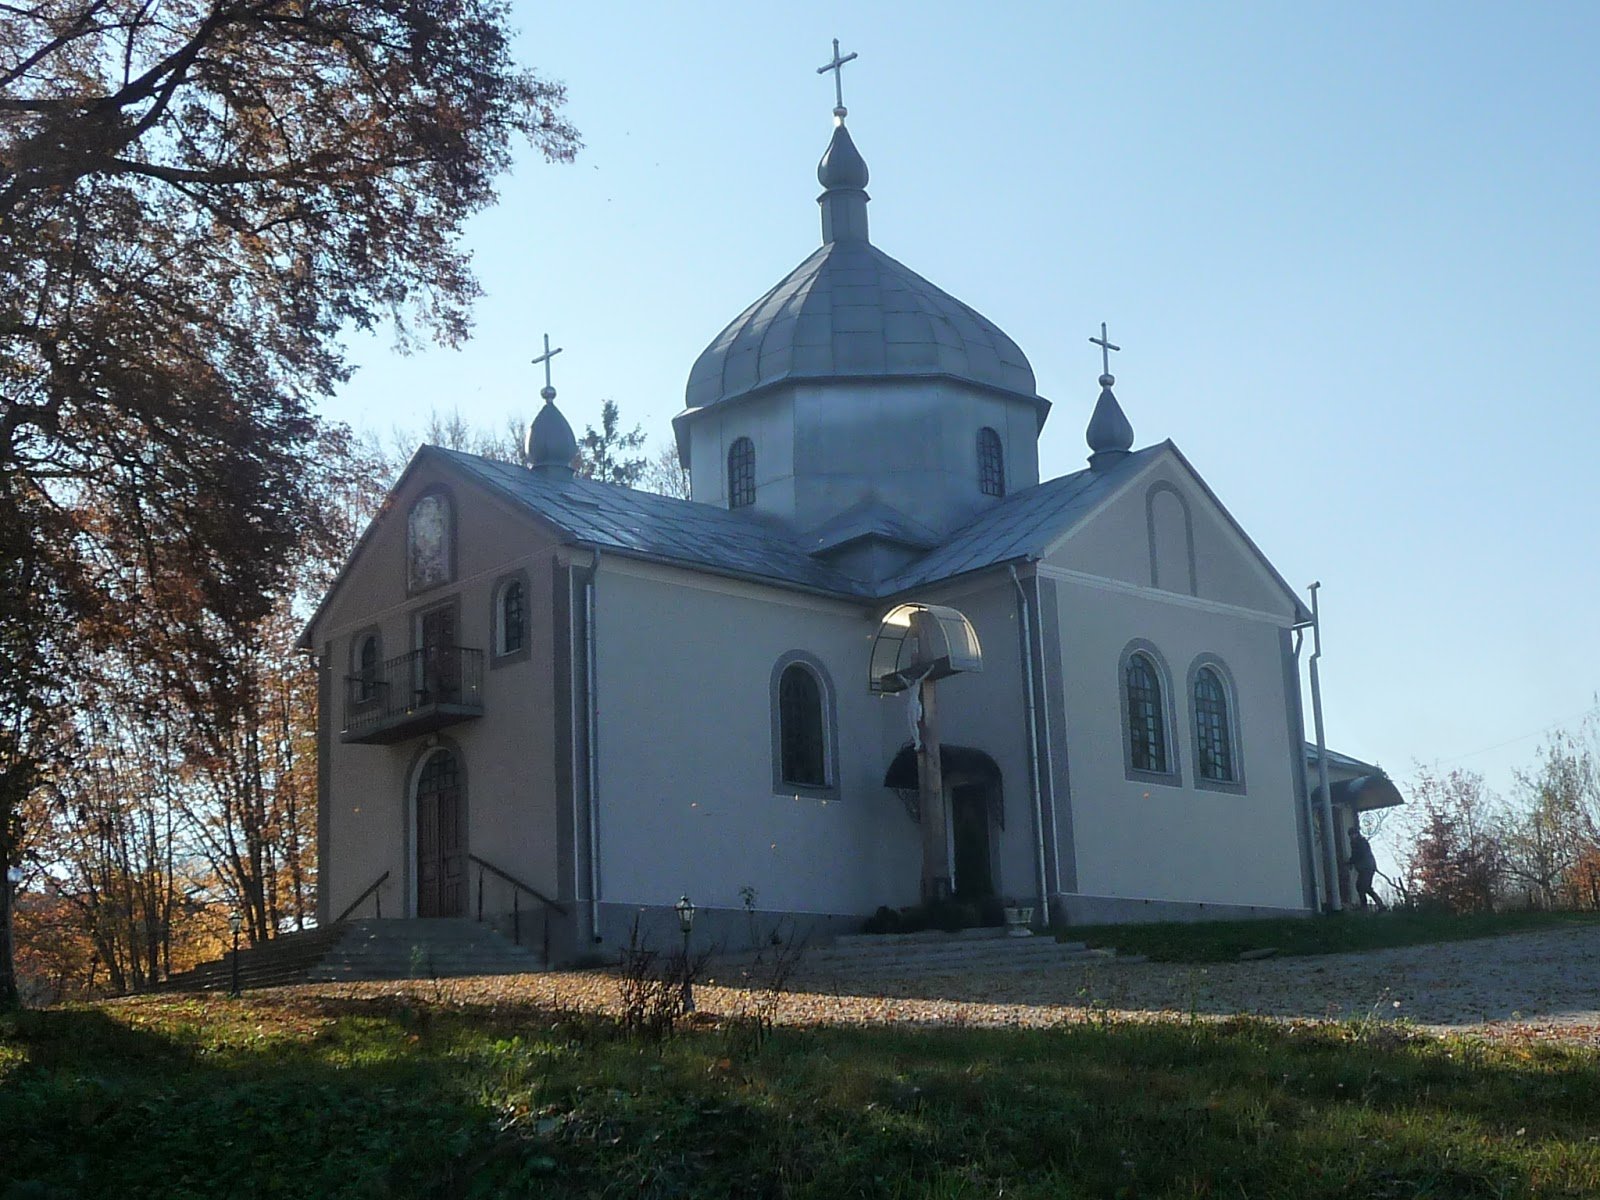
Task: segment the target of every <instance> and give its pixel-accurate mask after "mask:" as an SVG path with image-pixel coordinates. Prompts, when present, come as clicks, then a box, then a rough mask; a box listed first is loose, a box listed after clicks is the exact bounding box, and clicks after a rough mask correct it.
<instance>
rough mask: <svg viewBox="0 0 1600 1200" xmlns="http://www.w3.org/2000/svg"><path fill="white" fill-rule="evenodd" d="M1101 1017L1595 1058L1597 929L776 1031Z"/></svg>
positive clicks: (888, 988) (746, 998)
mask: <svg viewBox="0 0 1600 1200" xmlns="http://www.w3.org/2000/svg"><path fill="white" fill-rule="evenodd" d="M713 973H714V972H713ZM812 987H813V988H814V987H815V985H812ZM295 990H297V991H300V992H303V993H314V994H319V995H339V996H352V995H354V996H372V995H393V994H395V993H396V992H397V991H404V992H420V993H421V994H424V995H430V994H435V993H437V994H438V995H440V997H441V998H445V999H448V1000H449V1001H452V1002H458V1003H468V1004H500V1003H506V1004H540V1005H544V1004H549V1005H559V1006H562V1007H571V1008H579V1009H584V1010H590V1011H610V1010H613V1009H614V1008H615V1006H616V1002H617V985H616V980H615V978H614V977H613V976H612V975H611V974H609V973H608V972H604V971H573V972H557V973H550V974H544V975H513V976H500V977H479V978H474V979H455V980H445V981H441V982H439V983H437V984H434V983H424V982H409V983H388V984H353V985H352V984H344V985H333V984H321V985H305V986H304V987H302V988H299V989H295ZM754 995H755V994H753V993H752V992H750V991H749V990H746V989H744V988H739V987H720V986H714V985H711V984H706V985H701V986H697V988H696V998H697V1001H698V1006H699V1009H700V1011H701V1012H702V1013H719V1014H727V1013H735V1012H740V1011H748V1009H749V1007H750V1005H751V1004H752V1003H753V1000H754ZM1108 1011H1109V1012H1113V1013H1119V1014H1126V1015H1128V1016H1130V1017H1131V1016H1162V1015H1164V1016H1173V1015H1178V1016H1187V1015H1189V1014H1191V1013H1194V1014H1199V1015H1204V1016H1227V1015H1233V1014H1241V1013H1243V1014H1258V1015H1263V1016H1270V1017H1277V1018H1285V1019H1310V1020H1318V1019H1327V1018H1336V1019H1348V1018H1353V1017H1376V1018H1378V1019H1383V1020H1393V1019H1396V1018H1405V1019H1408V1020H1410V1021H1411V1022H1413V1023H1415V1024H1416V1025H1419V1026H1424V1027H1430V1028H1437V1029H1440V1030H1453V1031H1459V1030H1467V1029H1471V1030H1475V1031H1479V1032H1482V1033H1486V1034H1489V1035H1491V1036H1508V1035H1509V1036H1521V1037H1537V1038H1559V1039H1562V1040H1577V1041H1583V1042H1590V1043H1593V1044H1600V928H1595V927H1589V928H1581V929H1564V930H1559V931H1550V932H1540V933H1522V934H1514V935H1510V936H1506V937H1498V938H1484V939H1480V940H1477V941H1467V942H1447V943H1438V944H1433V945H1425V946H1408V947H1403V948H1400V949H1393V950H1374V951H1367V952H1363V953H1359V954H1336V955H1321V956H1317V957H1307V958H1282V959H1268V960H1265V961H1259V962H1248V963H1213V964H1209V965H1205V966H1190V965H1174V964H1170V963H1117V962H1115V961H1114V960H1101V961H1088V962H1084V963H1079V964H1072V965H1069V966H1065V967H1055V968H1050V969H1046V970H1033V971H1015V972H1013V971H1001V972H990V973H984V974H981V975H974V974H970V973H969V974H959V975H958V974H945V975H923V976H918V977H911V978H898V977H889V978H884V979H882V980H879V981H877V982H869V981H859V980H858V981H851V982H848V983H841V984H839V985H838V987H837V988H836V989H833V990H831V991H830V992H829V993H824V992H822V991H819V990H810V991H801V990H797V991H793V992H789V993H785V994H784V995H783V996H782V997H781V998H780V999H779V1001H778V1010H777V1019H778V1020H779V1021H780V1022H783V1023H786V1024H812V1023H818V1022H825V1023H842V1024H863V1023H881V1022H915V1023H933V1024H946V1025H1050V1024H1056V1023H1058V1022H1061V1021H1072V1020H1082V1019H1085V1018H1086V1017H1089V1016H1091V1015H1093V1014H1095V1013H1098V1012H1108Z"/></svg>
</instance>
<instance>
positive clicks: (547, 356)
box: [533, 333, 561, 400]
mask: <svg viewBox="0 0 1600 1200" xmlns="http://www.w3.org/2000/svg"><path fill="white" fill-rule="evenodd" d="M560 353H561V347H560V346H557V347H556V348H555V349H554V350H552V349H550V335H549V334H548V333H547V334H545V335H544V353H543V354H541V355H539V357H538V358H536V359H534V360H533V365H534V366H536V367H537V366H538V365H539V364H540V363H543V364H544V390H545V391H546V392H549V393H550V395H549V396H545V399H546V400H549V399H550V398H551V397H552V396H554V395H555V394H556V391H555V388H553V387H551V386H550V360H551V359H552V358H554V357H555V356H556V355H558V354H560ZM540 395H544V393H543V392H541V393H540Z"/></svg>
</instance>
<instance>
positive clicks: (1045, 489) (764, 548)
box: [425, 446, 1161, 600]
mask: <svg viewBox="0 0 1600 1200" xmlns="http://www.w3.org/2000/svg"><path fill="white" fill-rule="evenodd" d="M1160 449H1161V447H1160V446H1153V447H1149V448H1147V449H1144V450H1139V451H1136V452H1134V453H1133V454H1130V455H1129V456H1128V457H1127V458H1126V459H1124V460H1123V461H1122V462H1120V463H1118V464H1117V465H1116V466H1115V467H1113V468H1111V469H1110V470H1105V471H1089V470H1083V471H1079V472H1077V473H1075V474H1073V475H1065V476H1062V477H1061V478H1060V479H1052V480H1050V481H1049V482H1048V483H1042V484H1040V485H1038V486H1037V487H1031V488H1027V489H1024V490H1023V491H1020V492H1017V493H1014V494H1013V495H1011V496H1007V497H1006V498H1005V499H1004V500H1002V501H1000V502H999V503H998V504H996V505H994V506H993V507H991V508H990V509H988V510H987V511H986V512H984V513H982V514H981V515H979V516H978V517H976V518H975V519H974V520H972V521H971V522H969V523H968V524H967V525H965V526H964V527H962V528H961V529H959V530H957V531H956V532H955V533H954V534H953V535H952V536H951V537H949V538H947V539H946V540H945V541H944V542H943V543H942V544H941V545H938V546H936V547H934V548H933V549H931V550H929V551H928V553H926V554H924V555H923V556H922V557H921V558H919V559H917V560H916V561H915V562H913V563H912V565H911V566H910V567H909V568H907V569H906V570H905V571H903V572H902V573H900V574H899V575H896V576H894V577H892V578H890V579H888V580H884V581H882V582H880V583H878V584H875V585H874V584H871V583H867V582H864V581H862V580H859V579H854V578H852V577H850V576H848V575H846V574H844V573H843V572H841V571H838V570H836V569H834V568H833V567H831V566H829V565H828V564H827V563H825V562H822V561H820V560H819V559H817V558H815V557H813V556H812V554H813V551H812V547H813V546H814V545H815V538H814V535H812V536H805V535H801V534H799V533H797V532H795V531H794V530H792V529H791V528H790V527H789V526H787V525H785V524H783V523H782V522H780V521H777V520H774V519H772V518H770V517H763V516H762V515H760V514H753V513H751V512H750V510H748V509H741V510H739V511H737V512H734V511H730V510H728V509H725V508H719V507H717V506H715V505H711V504H702V503H697V502H695V501H692V500H677V499H673V498H672V497H669V496H657V495H655V494H654V493H651V492H640V491H635V490H634V489H632V488H626V487H620V486H618V485H616V484H610V483H595V482H593V481H592V480H588V479H577V478H574V479H555V478H549V477H546V476H541V475H536V474H534V473H533V472H531V471H529V470H527V469H526V468H524V467H521V466H517V465H515V464H512V463H505V462H496V461H493V460H491V459H486V458H480V457H478V456H477V455H475V454H465V453H462V452H460V451H456V450H443V449H440V448H438V447H427V448H426V450H425V452H426V453H429V454H434V455H438V456H440V457H442V458H444V459H446V460H448V461H449V462H450V463H452V464H454V465H455V466H456V467H458V468H459V469H461V470H462V471H465V472H466V473H467V474H469V475H471V476H472V477H473V478H475V479H479V480H481V481H482V482H483V483H485V484H487V485H488V486H490V487H492V488H493V489H495V490H496V491H497V492H499V493H501V494H502V495H504V496H506V497H508V498H509V499H511V500H513V501H515V502H516V503H517V504H519V505H521V506H522V507H523V508H525V509H527V510H529V512H531V513H533V514H536V515H537V516H539V517H541V518H543V519H544V520H545V521H546V522H547V523H549V524H551V525H553V526H555V527H556V528H557V529H558V530H560V531H561V533H562V534H563V535H564V536H565V537H566V538H567V539H568V540H569V541H572V542H576V543H580V544H583V545H593V546H597V547H599V548H600V549H601V550H609V551H612V552H617V553H623V554H628V555H632V556H635V557H641V558H648V559H653V560H656V561H659V562H664V563H670V564H675V565H680V566H686V567H691V568H695V569H700V570H710V571H715V572H717V573H719V574H727V575H736V576H740V577H743V578H749V579H756V580H761V581H765V582H770V583H774V584H777V585H779V586H788V587H797V588H801V589H804V590H807V591H813V592H824V593H828V594H831V595H836V596H838V597H840V598H841V599H859V600H873V599H877V598H878V597H882V596H891V595H894V594H897V593H899V592H902V591H905V590H906V589H907V588H912V587H920V586H924V585H926V584H930V583H934V582H937V581H938V580H941V579H947V578H950V577H952V576H955V575H963V574H967V573H968V572H971V571H976V570H981V569H983V568H984V567H990V566H996V565H998V564H1000V563H1004V562H1010V561H1013V560H1016V559H1019V558H1027V557H1037V556H1038V555H1040V554H1042V553H1043V552H1044V551H1045V550H1046V549H1047V548H1048V547H1049V545H1050V544H1051V543H1052V542H1053V541H1055V540H1056V539H1057V538H1058V537H1060V536H1061V535H1062V534H1063V533H1065V532H1067V530H1068V529H1070V528H1071V527H1072V526H1073V525H1075V524H1076V523H1077V522H1078V521H1080V520H1082V519H1083V518H1084V517H1086V516H1087V515H1088V514H1089V513H1090V512H1091V511H1093V510H1094V508H1095V507H1096V506H1097V505H1098V504H1099V503H1100V501H1101V500H1102V499H1104V498H1105V497H1106V496H1108V495H1109V494H1110V492H1111V491H1112V490H1113V489H1114V488H1115V487H1117V485H1118V484H1119V483H1120V482H1121V481H1122V480H1124V479H1126V478H1127V477H1128V476H1129V475H1130V474H1131V473H1133V472H1135V471H1137V470H1139V469H1140V468H1141V467H1142V466H1143V465H1144V464H1145V463H1146V462H1148V461H1149V459H1150V458H1151V457H1152V456H1153V455H1154V454H1156V453H1157V452H1158V451H1159V450H1160ZM895 532H896V533H897V534H899V535H900V536H902V537H903V536H904V532H905V531H903V530H896V531H895ZM830 540H831V539H830Z"/></svg>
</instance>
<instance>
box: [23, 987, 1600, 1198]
mask: <svg viewBox="0 0 1600 1200" xmlns="http://www.w3.org/2000/svg"><path fill="white" fill-rule="evenodd" d="M1597 1130H1600V1055H1597V1054H1596V1052H1594V1051H1592V1050H1583V1049H1579V1048H1572V1047H1562V1046H1555V1045H1534V1044H1503V1045H1501V1044H1494V1045H1491V1044H1487V1043H1483V1042H1476V1041H1469V1040H1465V1039H1462V1040H1454V1041H1439V1040H1433V1039H1428V1038H1423V1037H1420V1036H1416V1035H1412V1034H1410V1033H1408V1032H1407V1031H1405V1030H1404V1029H1397V1028H1395V1027H1393V1026H1382V1025H1361V1024H1346V1025H1317V1026H1303V1027H1288V1026H1283V1025H1276V1024H1272V1023H1268V1022H1262V1021H1253V1020H1237V1021H1230V1022H1226V1023H1222V1024H1215V1023H1204V1022H1201V1023H1191V1022H1184V1021H1172V1022H1162V1023H1139V1024H1134V1023H1118V1022H1108V1021H1090V1022H1088V1023H1085V1024H1075V1025H1071V1026H1064V1027H1061V1028H1058V1029H1050V1030H1031V1031H1004V1030H965V1031H962V1030H943V1031H926V1030H923V1031H918V1030H914V1029H907V1028H879V1029H836V1030H780V1031H779V1032H778V1033H777V1034H776V1035H775V1036H774V1037H773V1038H772V1039H771V1040H770V1041H768V1042H767V1043H766V1045H765V1046H764V1047H762V1048H760V1049H759V1050H757V1049H755V1048H753V1046H752V1044H751V1042H750V1041H749V1040H748V1039H747V1038H745V1037H742V1036H739V1035H736V1034H735V1033H733V1032H730V1031H729V1030H724V1029H716V1028H711V1029H699V1030H695V1031H692V1032H688V1033H685V1034H683V1035H681V1036H680V1037H678V1038H676V1039H674V1040H672V1041H670V1042H669V1043H667V1044H666V1045H664V1046H661V1047H651V1046H643V1045H639V1044H636V1043H630V1042H629V1041H627V1040H626V1039H625V1038H623V1037H621V1036H620V1034H619V1033H618V1031H617V1030H616V1028H615V1027H614V1026H612V1025H611V1024H610V1023H608V1022H606V1021H603V1020H601V1019H599V1018H592V1017H572V1016H562V1015H559V1014H549V1013H541V1012H538V1011H534V1010H515V1009H507V1008H506V1007H504V1006H501V1007H500V1008H498V1009H497V1010H495V1011H492V1012H467V1011H462V1010H459V1009H456V1008H453V1007H451V1006H449V1005H448V1004H445V1005H439V1004H425V1003H422V1002H420V1001H414V1000H413V1001H402V1000H399V999H393V998H391V999H388V1000H385V1001H373V1002H357V1001H334V1000H321V1001H312V1000H300V1001H294V1002H291V1001H287V1000H282V999H279V1000H274V999H272V998H270V997H247V998H246V999H245V1000H243V1001H239V1002H229V1001H227V1000H224V999H205V1000H172V999H157V1000H146V1001H138V1002H133V1003H122V1004H108V1005H102V1006H88V1007H82V1008H74V1009H67V1010H56V1011H47V1012H34V1013H23V1014H20V1015H16V1016H10V1017H0V1198H3V1200H23V1198H27V1200H46V1198H56V1200H61V1198H65V1197H80V1196H81V1197H86V1198H87V1197H100V1196H112V1195H115V1196H119V1197H146V1196H147V1197H163V1198H167V1197H171V1198H174V1200H181V1198H185V1197H206V1198H208V1200H210V1198H213V1197H219V1196H240V1197H252V1198H253V1197H276V1196H284V1197H289V1196H293V1197H301V1196H304V1197H318V1198H321V1197H346V1196H349V1197H410V1196H463V1197H470V1196H524V1195H528V1196H540V1197H564V1196H615V1197H630V1198H631V1197H639V1196H644V1197H669V1196H719V1197H720V1196H793V1197H824V1198H826V1200H843V1198H844V1197H856V1196H865V1197H910V1196H933V1197H946V1198H956V1197H980V1196H984V1197H992V1196H996V1195H999V1194H1002V1193H1003V1194H1004V1195H1005V1196H1007V1197H1060V1196H1090V1197H1102V1196H1104V1197H1130V1198H1131V1197H1201V1196H1219V1197H1221V1196H1226V1197H1237V1196H1249V1197H1276V1196H1285V1197H1287V1196H1295V1197H1333V1196H1359V1197H1362V1198H1363V1200H1383V1198H1386V1197H1424V1196H1432V1197H1441V1198H1442V1197H1449V1198H1452V1200H1458V1198H1469V1200H1470V1198H1475V1197H1490V1196H1493V1197H1520V1196H1541V1197H1543V1196H1551V1197H1554V1196H1581V1195H1595V1194H1597V1193H1600V1142H1597V1140H1596V1138H1595V1133H1596V1131H1597Z"/></svg>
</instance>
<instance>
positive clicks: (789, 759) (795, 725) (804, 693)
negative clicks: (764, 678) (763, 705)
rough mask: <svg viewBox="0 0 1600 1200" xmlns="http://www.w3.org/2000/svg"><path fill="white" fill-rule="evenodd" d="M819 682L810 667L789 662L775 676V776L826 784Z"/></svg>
mask: <svg viewBox="0 0 1600 1200" xmlns="http://www.w3.org/2000/svg"><path fill="white" fill-rule="evenodd" d="M823 717H824V714H823V711H822V686H821V684H820V683H818V681H817V677H816V676H815V675H814V674H812V673H811V670H810V668H808V667H805V666H802V665H801V664H800V663H791V664H790V665H789V666H787V667H785V668H784V671H783V675H782V676H781V677H780V679H779V680H778V744H779V755H778V758H779V774H778V777H779V780H780V781H781V782H783V783H786V784H798V785H799V786H801V787H827V786H828V767H827V763H828V745H827V734H826V732H825V730H826V725H825V722H824V719H823Z"/></svg>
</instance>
